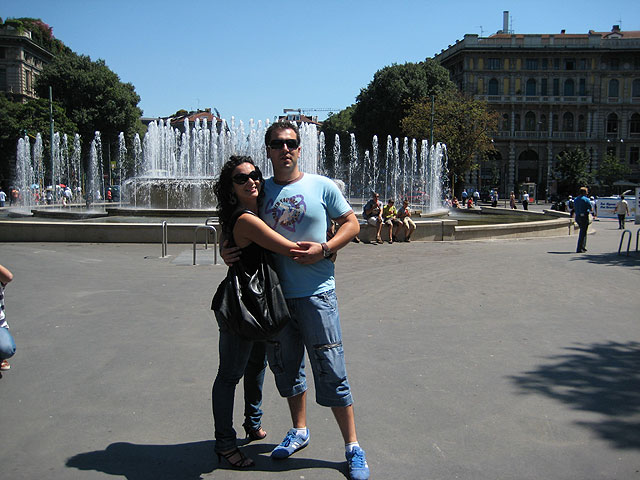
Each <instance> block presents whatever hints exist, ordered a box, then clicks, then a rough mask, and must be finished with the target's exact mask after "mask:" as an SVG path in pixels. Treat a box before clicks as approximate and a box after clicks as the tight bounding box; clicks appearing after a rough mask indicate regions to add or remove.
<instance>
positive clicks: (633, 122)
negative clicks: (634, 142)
mask: <svg viewBox="0 0 640 480" xmlns="http://www.w3.org/2000/svg"><path fill="white" fill-rule="evenodd" d="M629 135H630V136H632V137H640V113H634V114H633V115H631V118H630V119H629Z"/></svg>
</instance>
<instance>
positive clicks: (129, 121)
mask: <svg viewBox="0 0 640 480" xmlns="http://www.w3.org/2000/svg"><path fill="white" fill-rule="evenodd" d="M49 86H51V87H52V91H53V98H54V99H55V100H56V101H58V102H59V103H60V104H61V105H62V107H63V108H64V110H65V112H66V114H67V116H68V117H69V118H70V119H71V120H72V121H73V122H74V123H75V124H76V125H77V127H78V131H79V133H80V135H81V136H82V140H83V143H85V145H86V143H87V142H90V141H91V139H93V135H94V132H95V131H96V130H99V131H100V132H101V134H102V137H103V139H104V138H106V139H107V140H108V141H115V139H117V137H118V134H119V133H120V132H124V133H125V135H127V136H129V135H132V134H133V133H135V132H136V131H137V130H139V128H140V116H141V115H142V111H141V110H140V109H139V108H138V106H137V105H138V102H139V101H140V97H139V96H138V94H137V93H136V91H135V88H134V87H133V85H132V84H130V83H122V82H121V81H120V78H119V77H118V75H117V74H115V73H114V72H113V71H111V70H110V69H109V67H107V65H106V64H105V62H104V60H97V61H95V62H94V61H92V60H91V58H89V57H88V56H86V55H76V54H75V53H70V54H60V55H58V56H56V57H55V58H54V60H53V61H52V62H51V63H50V64H48V65H46V66H45V67H44V69H43V71H42V74H41V75H40V76H39V77H38V78H37V80H36V85H35V88H36V93H37V94H38V95H39V96H40V97H42V98H48V96H49Z"/></svg>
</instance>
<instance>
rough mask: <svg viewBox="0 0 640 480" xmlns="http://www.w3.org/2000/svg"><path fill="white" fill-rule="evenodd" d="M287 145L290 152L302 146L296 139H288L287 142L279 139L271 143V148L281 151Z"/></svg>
mask: <svg viewBox="0 0 640 480" xmlns="http://www.w3.org/2000/svg"><path fill="white" fill-rule="evenodd" d="M285 145H286V146H287V148H288V149H289V150H295V149H296V148H298V146H299V145H300V144H299V143H298V140H296V139H294V138H288V139H287V140H282V139H277V140H271V142H269V148H273V149H274V150H280V149H281V148H283V147H284V146H285Z"/></svg>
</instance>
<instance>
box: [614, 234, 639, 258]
mask: <svg viewBox="0 0 640 480" xmlns="http://www.w3.org/2000/svg"><path fill="white" fill-rule="evenodd" d="M627 233H628V234H629V239H628V240H627V256H629V249H630V248H631V239H632V238H633V233H632V232H631V230H628V229H626V228H625V229H624V230H623V231H622V235H621V236H620V244H619V245H618V255H620V252H621V251H622V242H623V241H624V237H625V235H626V234H627ZM639 241H640V228H639V229H638V230H636V252H637V251H638V242H639Z"/></svg>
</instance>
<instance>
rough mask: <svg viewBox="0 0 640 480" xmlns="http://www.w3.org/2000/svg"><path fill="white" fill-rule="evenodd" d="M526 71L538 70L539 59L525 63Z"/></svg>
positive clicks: (527, 60) (528, 59)
mask: <svg viewBox="0 0 640 480" xmlns="http://www.w3.org/2000/svg"><path fill="white" fill-rule="evenodd" d="M524 68H525V70H538V59H537V58H527V59H526V60H525V62H524Z"/></svg>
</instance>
